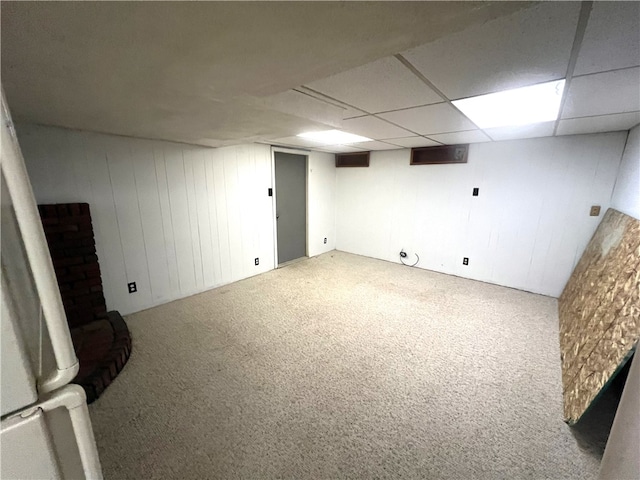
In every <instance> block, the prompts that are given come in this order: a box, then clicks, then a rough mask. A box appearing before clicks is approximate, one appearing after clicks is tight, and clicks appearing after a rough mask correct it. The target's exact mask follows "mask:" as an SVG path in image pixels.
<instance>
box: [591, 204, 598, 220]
mask: <svg viewBox="0 0 640 480" xmlns="http://www.w3.org/2000/svg"><path fill="white" fill-rule="evenodd" d="M589 215H590V216H592V217H597V216H598V215H600V205H594V206H592V207H591V210H589Z"/></svg>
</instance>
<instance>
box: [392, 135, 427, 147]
mask: <svg viewBox="0 0 640 480" xmlns="http://www.w3.org/2000/svg"><path fill="white" fill-rule="evenodd" d="M385 142H387V143H391V144H393V145H397V146H399V147H405V148H414V147H432V146H435V145H440V144H439V143H438V142H434V141H433V140H429V139H428V138H424V137H419V136H415V137H404V138H389V139H385Z"/></svg>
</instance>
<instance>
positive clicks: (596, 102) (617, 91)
mask: <svg viewBox="0 0 640 480" xmlns="http://www.w3.org/2000/svg"><path fill="white" fill-rule="evenodd" d="M638 110H640V68H627V69H625V70H615V71H613V72H605V73H595V74H593V75H585V76H583V77H574V78H573V79H572V80H571V85H570V86H569V93H568V95H567V100H566V103H565V106H564V109H563V111H562V118H575V117H588V116H593V115H607V114H609V113H624V112H635V111H638Z"/></svg>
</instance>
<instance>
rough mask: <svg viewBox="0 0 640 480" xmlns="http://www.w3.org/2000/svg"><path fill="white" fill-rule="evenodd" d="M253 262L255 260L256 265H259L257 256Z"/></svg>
mask: <svg viewBox="0 0 640 480" xmlns="http://www.w3.org/2000/svg"><path fill="white" fill-rule="evenodd" d="M255 262H256V265H260V259H259V258H258V257H256V259H255Z"/></svg>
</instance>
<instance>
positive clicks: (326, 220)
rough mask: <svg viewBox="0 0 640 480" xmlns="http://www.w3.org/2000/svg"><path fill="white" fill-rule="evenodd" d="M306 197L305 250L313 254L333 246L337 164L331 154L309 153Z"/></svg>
mask: <svg viewBox="0 0 640 480" xmlns="http://www.w3.org/2000/svg"><path fill="white" fill-rule="evenodd" d="M307 196H308V213H309V218H308V222H309V239H308V242H309V243H308V253H309V256H310V257H314V256H316V255H320V254H321V253H325V252H328V251H330V250H334V249H335V248H336V202H335V199H336V166H335V156H334V155H333V154H332V153H320V152H309V171H308V191H307ZM325 238H326V239H327V243H326V244H325V243H324V239H325Z"/></svg>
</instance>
